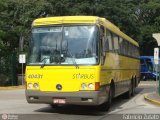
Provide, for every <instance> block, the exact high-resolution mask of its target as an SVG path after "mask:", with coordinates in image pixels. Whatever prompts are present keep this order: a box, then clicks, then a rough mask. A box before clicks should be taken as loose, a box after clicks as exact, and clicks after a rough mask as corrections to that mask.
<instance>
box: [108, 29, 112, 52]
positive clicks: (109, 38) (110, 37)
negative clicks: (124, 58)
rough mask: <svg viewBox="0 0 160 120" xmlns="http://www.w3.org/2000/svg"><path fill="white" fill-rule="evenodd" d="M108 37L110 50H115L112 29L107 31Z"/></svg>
mask: <svg viewBox="0 0 160 120" xmlns="http://www.w3.org/2000/svg"><path fill="white" fill-rule="evenodd" d="M106 38H107V41H108V51H112V50H113V44H112V35H111V32H110V31H108V30H107V31H106Z"/></svg>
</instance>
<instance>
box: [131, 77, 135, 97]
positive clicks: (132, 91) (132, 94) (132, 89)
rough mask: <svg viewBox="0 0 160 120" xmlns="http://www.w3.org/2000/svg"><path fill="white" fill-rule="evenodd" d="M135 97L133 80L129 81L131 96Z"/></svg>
mask: <svg viewBox="0 0 160 120" xmlns="http://www.w3.org/2000/svg"><path fill="white" fill-rule="evenodd" d="M134 95H135V79H133V80H132V81H131V96H134Z"/></svg>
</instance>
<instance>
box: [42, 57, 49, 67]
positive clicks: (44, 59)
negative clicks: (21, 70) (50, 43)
mask: <svg viewBox="0 0 160 120" xmlns="http://www.w3.org/2000/svg"><path fill="white" fill-rule="evenodd" d="M46 59H49V58H48V57H45V58H43V59H42V60H41V62H43V61H44V63H43V64H42V65H41V68H44V66H45V64H46Z"/></svg>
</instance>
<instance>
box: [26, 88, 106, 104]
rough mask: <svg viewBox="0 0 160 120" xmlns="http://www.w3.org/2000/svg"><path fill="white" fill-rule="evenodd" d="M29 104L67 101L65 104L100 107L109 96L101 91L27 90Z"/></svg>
mask: <svg viewBox="0 0 160 120" xmlns="http://www.w3.org/2000/svg"><path fill="white" fill-rule="evenodd" d="M25 92H26V99H27V101H28V103H46V104H53V99H54V98H57V99H65V101H66V103H65V104H72V105H100V104H102V103H104V102H105V101H106V100H107V98H108V96H107V95H106V94H105V95H104V94H103V93H101V92H100V91H79V92H41V91H38V90H26V91H25Z"/></svg>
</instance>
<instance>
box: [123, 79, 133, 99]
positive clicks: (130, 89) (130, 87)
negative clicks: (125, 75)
mask: <svg viewBox="0 0 160 120" xmlns="http://www.w3.org/2000/svg"><path fill="white" fill-rule="evenodd" d="M131 95H132V81H131V82H130V86H129V89H128V91H127V92H126V93H125V94H124V98H125V99H130V98H131Z"/></svg>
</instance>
